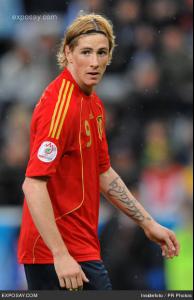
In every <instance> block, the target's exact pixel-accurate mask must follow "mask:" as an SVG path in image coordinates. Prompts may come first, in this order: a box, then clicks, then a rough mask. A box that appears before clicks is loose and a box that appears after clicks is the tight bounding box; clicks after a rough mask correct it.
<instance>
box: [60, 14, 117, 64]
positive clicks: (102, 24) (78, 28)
mask: <svg viewBox="0 0 194 300" xmlns="http://www.w3.org/2000/svg"><path fill="white" fill-rule="evenodd" d="M92 32H93V33H95V32H96V33H98V32H99V33H103V34H104V35H105V36H106V37H107V39H108V41H109V54H110V61H111V59H112V55H113V51H114V48H115V36H114V32H113V25H112V23H111V22H110V21H109V20H108V19H107V18H105V17H103V16H101V15H97V14H87V15H80V16H78V17H77V18H76V19H75V20H74V21H73V23H72V24H71V25H70V26H69V28H68V29H67V31H66V33H65V36H64V38H63V39H62V42H61V46H60V49H59V52H58V54H57V60H58V64H59V66H60V68H61V69H63V68H65V67H66V66H67V64H68V61H67V57H66V55H65V47H66V46H69V47H70V49H71V50H74V49H75V47H76V46H77V44H78V40H79V38H80V36H82V35H84V34H88V33H92Z"/></svg>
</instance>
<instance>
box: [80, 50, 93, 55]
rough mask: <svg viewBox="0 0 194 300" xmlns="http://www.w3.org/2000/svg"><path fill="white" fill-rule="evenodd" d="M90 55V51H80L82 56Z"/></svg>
mask: <svg viewBox="0 0 194 300" xmlns="http://www.w3.org/2000/svg"><path fill="white" fill-rule="evenodd" d="M90 53H91V52H90V50H84V51H82V54H83V55H90Z"/></svg>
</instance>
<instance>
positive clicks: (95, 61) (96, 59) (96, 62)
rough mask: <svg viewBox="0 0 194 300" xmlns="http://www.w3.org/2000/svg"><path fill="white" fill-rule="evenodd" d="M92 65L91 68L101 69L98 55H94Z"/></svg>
mask: <svg viewBox="0 0 194 300" xmlns="http://www.w3.org/2000/svg"><path fill="white" fill-rule="evenodd" d="M90 64H91V67H93V68H98V67H99V61H98V56H97V54H93V55H92V57H91V62H90Z"/></svg>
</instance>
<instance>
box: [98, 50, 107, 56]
mask: <svg viewBox="0 0 194 300" xmlns="http://www.w3.org/2000/svg"><path fill="white" fill-rule="evenodd" d="M98 55H100V56H107V55H108V52H107V51H105V50H100V51H99V52H98Z"/></svg>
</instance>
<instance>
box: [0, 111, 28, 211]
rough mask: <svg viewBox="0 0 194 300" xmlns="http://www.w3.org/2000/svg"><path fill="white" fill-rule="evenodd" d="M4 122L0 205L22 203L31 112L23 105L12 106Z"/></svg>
mask: <svg viewBox="0 0 194 300" xmlns="http://www.w3.org/2000/svg"><path fill="white" fill-rule="evenodd" d="M7 117H8V119H7V120H6V122H5V124H4V144H3V147H2V149H0V150H1V152H0V153H1V155H0V205H1V206H2V205H4V206H8V205H21V203H22V201H23V194H22V189H21V185H22V181H23V179H24V174H25V167H26V161H27V158H28V150H29V130H28V126H29V122H30V112H29V111H28V110H27V109H25V107H23V106H21V105H16V106H14V107H12V108H11V109H10V111H9V114H8V116H7Z"/></svg>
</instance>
